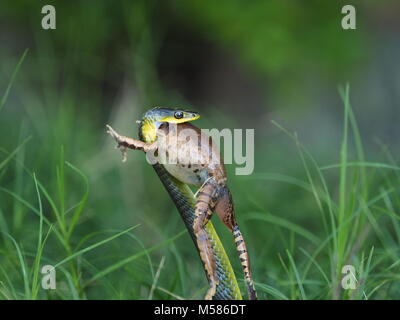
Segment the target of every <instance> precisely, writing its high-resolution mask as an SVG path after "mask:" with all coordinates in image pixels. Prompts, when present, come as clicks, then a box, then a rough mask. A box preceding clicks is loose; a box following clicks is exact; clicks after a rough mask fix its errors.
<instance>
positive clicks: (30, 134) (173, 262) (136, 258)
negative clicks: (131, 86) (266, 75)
mask: <svg viewBox="0 0 400 320" xmlns="http://www.w3.org/2000/svg"><path fill="white" fill-rule="evenodd" d="M26 58H27V51H25V52H24V53H23V55H22V56H21V58H20V60H19V62H18V63H17V65H16V67H15V69H14V70H13V72H12V73H11V77H10V78H9V80H8V84H7V86H6V89H5V93H4V95H3V98H2V100H1V105H0V112H1V113H2V114H1V116H0V121H1V124H2V126H1V129H0V131H1V134H2V137H3V138H2V140H1V145H0V148H1V158H0V231H1V236H0V299H193V298H202V297H203V295H204V293H205V291H206V289H207V288H206V284H205V279H204V271H203V270H202V268H201V265H200V262H199V259H198V256H197V253H196V252H195V251H194V249H193V247H192V245H187V243H188V242H190V240H189V236H188V234H187V232H186V231H185V230H184V228H183V224H182V222H181V221H180V220H179V216H178V214H177V213H176V210H175V208H174V207H173V205H172V204H171V203H170V200H169V199H168V197H167V195H166V194H165V193H164V192H163V191H161V190H162V187H161V184H160V183H159V181H158V180H157V178H156V177H155V175H154V174H153V172H152V171H151V168H149V166H147V165H146V163H145V161H144V159H142V158H141V157H140V156H139V155H136V154H135V155H134V154H133V153H131V154H130V159H129V163H128V164H127V165H124V166H122V165H121V164H120V159H119V157H118V156H119V155H118V153H117V152H116V151H114V150H112V142H111V141H109V140H106V138H107V137H106V136H105V134H104V132H103V131H102V130H103V129H102V128H103V123H104V121H102V119H97V118H94V119H93V117H92V115H91V114H90V113H85V112H84V111H82V112H79V117H77V116H76V115H77V112H76V109H75V107H74V105H75V103H76V102H77V100H78V99H77V97H76V96H75V95H74V93H73V92H74V90H73V87H71V88H68V89H66V90H67V91H66V92H62V93H60V94H58V96H57V93H55V92H53V93H52V94H51V95H49V96H47V97H46V98H45V99H50V100H51V99H56V98H54V97H53V98H52V97H51V96H56V97H57V100H59V107H58V109H57V111H46V110H45V109H44V108H41V107H40V103H35V102H33V103H32V104H33V105H30V104H29V105H28V104H24V102H19V103H20V104H21V105H24V106H23V107H21V106H19V107H21V109H19V110H23V111H21V112H17V113H15V112H12V111H13V110H12V108H18V102H15V100H13V101H14V102H13V103H9V101H8V98H9V97H10V96H12V91H13V90H18V86H19V85H20V86H21V90H24V88H25V87H24V82H23V81H21V83H19V81H18V79H21V77H22V76H23V74H24V64H25V63H27V61H25V60H29V57H28V59H26ZM26 94H27V95H31V97H34V96H35V93H33V92H28V93H26ZM339 94H340V97H341V98H342V102H343V110H344V112H343V134H342V142H341V146H336V147H335V146H332V150H338V151H337V152H336V151H335V152H336V154H337V158H338V159H339V160H338V163H319V160H318V159H317V158H315V157H314V156H313V154H312V152H310V151H309V150H308V148H307V146H305V145H303V143H302V142H301V140H300V138H299V135H298V134H297V133H295V132H291V131H290V130H289V129H287V128H284V127H283V126H282V125H280V124H278V123H276V122H274V125H275V126H276V128H277V129H278V130H279V131H280V132H281V133H283V135H282V137H281V138H280V139H281V140H280V141H283V140H285V141H288V140H289V141H292V145H291V148H292V149H293V150H295V151H296V152H297V154H298V158H297V159H296V158H293V159H291V161H292V162H293V167H294V168H295V170H291V169H289V168H288V170H287V171H288V172H290V171H292V172H291V174H287V173H286V170H282V171H281V172H268V171H267V169H266V168H263V167H261V170H260V169H258V170H257V171H256V172H255V173H254V174H253V175H251V176H247V177H241V178H239V177H235V176H232V178H231V183H232V189H233V195H234V199H235V202H236V205H237V211H238V219H239V222H240V224H241V226H243V227H241V228H242V229H243V232H244V234H245V235H246V238H247V241H248V243H249V246H250V253H251V256H252V258H253V272H254V279H255V281H256V288H257V289H258V291H259V297H260V298H261V299H397V298H399V296H400V282H399V280H400V279H399V274H400V272H399V271H400V270H399V269H400V259H399V254H400V251H399V243H400V224H399V217H400V216H399V214H398V209H399V204H400V201H399V200H400V199H399V195H398V184H399V179H400V166H399V165H398V163H397V162H396V161H395V160H394V157H393V155H392V154H391V153H390V151H389V149H388V148H387V147H386V146H381V150H382V156H381V161H380V162H375V161H370V160H369V158H368V156H367V153H366V152H365V150H364V145H363V141H362V137H361V134H360V132H359V129H358V124H357V122H356V116H355V114H354V112H353V108H352V106H351V103H350V88H349V85H346V86H344V87H341V88H340V89H339ZM58 98H61V99H58ZM25 99H27V98H25ZM28 100H29V99H28ZM21 101H25V100H21ZM29 101H35V99H34V98H32V99H31V100H29ZM51 101H53V102H54V100H51ZM79 103H81V104H90V101H86V100H83V101H79ZM24 108H25V109H24ZM35 108H36V109H35ZM91 120H93V121H91ZM9 123H12V124H13V126H10V125H8V124H9ZM12 127H13V128H18V131H15V130H14V131H13V129H12ZM6 133H7V134H6ZM274 148H279V144H275V145H274ZM256 156H257V157H258V158H257V159H256V164H257V163H263V162H264V161H263V159H264V158H265V157H266V151H265V150H263V149H262V148H261V149H259V151H258V152H257V155H256ZM382 159H383V160H382ZM258 168H260V167H258ZM264 169H265V170H264ZM249 190H251V192H250V191H249ZM265 194H268V197H266V196H265ZM217 224H218V225H217V230H218V231H219V233H220V234H221V237H222V240H223V242H224V243H225V244H226V247H227V252H228V255H229V256H230V257H232V258H231V259H232V263H233V266H234V270H235V272H236V274H237V276H238V279H239V282H240V286H241V288H242V292H245V289H244V288H245V285H244V282H243V281H242V280H241V279H242V273H241V268H240V264H239V263H238V261H237V258H236V253H235V248H234V246H233V244H232V243H231V236H230V235H229V233H228V232H227V231H226V230H224V228H223V227H222V226H221V225H220V224H219V223H217ZM46 264H50V265H53V266H55V267H56V271H57V289H56V290H43V289H42V288H41V279H42V274H41V268H42V266H43V265H46ZM344 265H353V266H354V267H355V270H356V275H355V276H356V279H357V288H356V289H355V290H344V289H343V288H342V287H341V280H342V279H343V276H344V274H342V268H343V266H344Z"/></svg>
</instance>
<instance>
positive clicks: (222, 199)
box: [215, 186, 257, 300]
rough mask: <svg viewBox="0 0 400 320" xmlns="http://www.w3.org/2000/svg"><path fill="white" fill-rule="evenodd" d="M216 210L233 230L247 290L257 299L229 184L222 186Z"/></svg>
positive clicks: (251, 297)
mask: <svg viewBox="0 0 400 320" xmlns="http://www.w3.org/2000/svg"><path fill="white" fill-rule="evenodd" d="M215 211H216V212H217V214H218V216H219V217H220V219H221V220H222V222H223V223H224V224H225V225H226V226H227V227H228V228H229V230H231V232H232V233H233V237H234V240H235V244H236V249H237V251H238V254H239V259H240V263H241V264H242V268H243V272H244V278H245V280H246V285H247V292H248V295H249V299H250V300H257V292H256V290H255V288H254V283H253V276H252V273H251V269H250V257H249V253H248V251H247V247H246V242H245V241H244V238H243V235H242V233H241V232H240V229H239V225H238V224H237V221H236V218H235V211H234V207H233V201H232V195H231V193H230V191H229V189H228V187H227V186H224V187H221V189H220V190H219V194H218V202H217V204H216V206H215Z"/></svg>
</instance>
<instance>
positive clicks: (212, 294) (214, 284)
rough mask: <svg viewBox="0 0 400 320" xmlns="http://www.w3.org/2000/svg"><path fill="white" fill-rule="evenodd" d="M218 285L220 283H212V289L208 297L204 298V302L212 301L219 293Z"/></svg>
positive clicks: (209, 290)
mask: <svg viewBox="0 0 400 320" xmlns="http://www.w3.org/2000/svg"><path fill="white" fill-rule="evenodd" d="M217 285H218V281H211V287H210V289H208V291H207V294H206V296H205V297H204V300H212V299H213V298H214V296H215V294H216V293H217Z"/></svg>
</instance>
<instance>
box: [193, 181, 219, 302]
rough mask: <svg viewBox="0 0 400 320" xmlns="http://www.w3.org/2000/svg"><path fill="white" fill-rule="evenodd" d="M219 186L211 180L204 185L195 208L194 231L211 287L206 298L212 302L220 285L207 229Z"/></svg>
mask: <svg viewBox="0 0 400 320" xmlns="http://www.w3.org/2000/svg"><path fill="white" fill-rule="evenodd" d="M217 186H218V184H217V183H216V182H215V180H214V179H211V180H209V181H207V182H206V183H204V184H203V186H202V187H201V188H200V189H199V191H198V193H197V201H196V206H195V219H194V222H193V231H194V233H195V235H196V239H197V246H198V248H199V252H200V258H201V260H202V261H203V264H204V268H205V270H206V272H207V275H208V279H209V281H210V286H211V287H210V289H209V290H208V292H207V294H206V296H205V299H206V300H211V299H212V298H213V297H214V295H215V293H216V290H217V285H218V277H217V272H216V270H217V266H216V261H215V258H214V252H213V248H212V244H211V241H210V239H209V238H208V235H207V232H206V229H205V226H206V224H207V222H208V221H209V220H210V219H211V217H212V213H213V211H214V209H215V203H216V200H217V199H216V194H217Z"/></svg>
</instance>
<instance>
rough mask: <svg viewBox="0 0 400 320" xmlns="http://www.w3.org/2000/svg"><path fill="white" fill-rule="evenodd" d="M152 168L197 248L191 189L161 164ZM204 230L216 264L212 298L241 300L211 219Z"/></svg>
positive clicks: (193, 198)
mask: <svg viewBox="0 0 400 320" xmlns="http://www.w3.org/2000/svg"><path fill="white" fill-rule="evenodd" d="M153 168H154V170H155V171H156V173H157V175H158V177H159V178H160V180H161V182H162V183H163V185H164V187H165V189H166V190H167V192H168V194H169V196H170V197H171V199H172V201H173V202H174V204H175V206H176V208H177V209H178V212H179V214H180V215H181V217H182V220H183V222H184V223H185V226H186V228H187V229H188V232H189V234H190V236H191V238H192V240H193V242H194V244H195V246H196V248H197V243H196V236H195V234H194V231H193V221H194V218H195V213H194V206H195V203H196V200H195V197H194V194H193V192H192V190H191V189H190V188H189V186H188V185H186V184H184V183H182V182H180V181H178V180H177V179H175V178H174V177H172V176H171V175H170V174H169V173H168V172H167V171H166V169H165V168H164V166H163V165H162V164H155V165H153ZM206 231H207V235H208V237H209V239H210V240H211V243H212V247H213V254H214V258H215V261H216V265H217V276H218V279H219V284H218V285H217V290H216V293H215V295H214V297H213V299H214V300H242V295H241V293H240V289H239V286H238V283H237V280H236V276H235V274H234V272H233V269H232V266H231V263H230V261H229V258H228V256H227V254H226V252H225V249H224V247H223V245H222V243H221V240H220V239H219V237H218V235H217V233H216V231H215V229H214V226H213V225H212V222H211V221H209V222H208V223H207V225H206ZM197 251H198V250H197ZM206 275H207V273H206Z"/></svg>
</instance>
